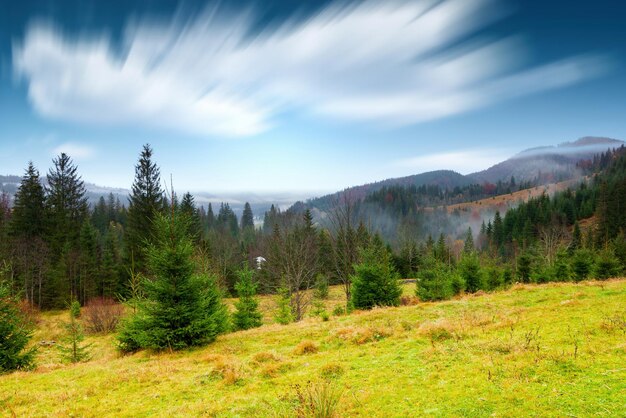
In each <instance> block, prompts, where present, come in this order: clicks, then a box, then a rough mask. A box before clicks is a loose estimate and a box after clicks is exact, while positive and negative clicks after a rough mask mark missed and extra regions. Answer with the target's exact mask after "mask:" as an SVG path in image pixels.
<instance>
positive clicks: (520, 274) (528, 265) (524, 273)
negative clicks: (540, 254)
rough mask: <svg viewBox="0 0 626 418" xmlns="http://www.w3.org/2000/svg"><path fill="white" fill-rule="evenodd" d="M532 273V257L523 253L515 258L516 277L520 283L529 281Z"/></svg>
mask: <svg viewBox="0 0 626 418" xmlns="http://www.w3.org/2000/svg"><path fill="white" fill-rule="evenodd" d="M531 274H532V257H531V255H530V254H527V253H524V254H522V255H520V256H519V257H518V258H517V279H518V280H519V281H520V282H522V283H529V282H530V276H531Z"/></svg>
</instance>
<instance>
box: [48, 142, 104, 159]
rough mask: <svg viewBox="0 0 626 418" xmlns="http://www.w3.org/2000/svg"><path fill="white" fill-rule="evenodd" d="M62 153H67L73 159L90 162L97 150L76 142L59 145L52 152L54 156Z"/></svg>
mask: <svg viewBox="0 0 626 418" xmlns="http://www.w3.org/2000/svg"><path fill="white" fill-rule="evenodd" d="M61 153H65V154H67V155H69V156H70V157H71V158H73V159H78V160H88V159H90V158H91V157H93V156H94V155H95V153H96V150H95V148H93V147H92V146H90V145H85V144H79V143H76V142H66V143H64V144H61V145H58V146H57V147H55V148H54V149H53V150H52V155H53V156H57V155H59V154H61Z"/></svg>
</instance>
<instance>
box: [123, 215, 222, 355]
mask: <svg viewBox="0 0 626 418" xmlns="http://www.w3.org/2000/svg"><path fill="white" fill-rule="evenodd" d="M188 227H189V220H188V219H187V218H186V217H184V215H182V214H180V213H176V212H175V211H172V214H171V215H168V216H165V215H163V214H157V215H156V217H155V229H154V231H155V237H154V240H153V242H152V243H150V244H149V246H148V249H147V261H148V266H149V268H150V272H151V273H152V275H153V279H152V280H146V281H144V283H143V286H144V292H145V299H143V300H142V301H140V303H139V304H138V306H137V308H138V312H137V313H136V314H135V315H134V316H132V317H131V318H130V319H129V320H127V321H126V322H125V323H124V324H123V325H122V330H121V332H120V333H119V336H118V342H119V348H120V349H121V350H122V351H124V352H132V351H136V350H139V349H153V350H164V349H170V350H179V349H183V348H187V347H192V346H198V345H203V344H207V343H210V342H211V341H213V340H214V339H215V338H216V336H217V335H218V334H220V333H222V332H224V331H225V330H226V326H227V319H228V317H227V315H228V314H227V311H226V308H225V306H224V304H223V303H222V301H221V296H220V294H219V291H218V289H217V286H216V284H215V282H214V280H212V279H211V278H208V277H203V276H195V275H194V268H195V266H194V264H193V261H192V254H193V245H192V241H191V238H190V237H189V236H188V233H187V231H188Z"/></svg>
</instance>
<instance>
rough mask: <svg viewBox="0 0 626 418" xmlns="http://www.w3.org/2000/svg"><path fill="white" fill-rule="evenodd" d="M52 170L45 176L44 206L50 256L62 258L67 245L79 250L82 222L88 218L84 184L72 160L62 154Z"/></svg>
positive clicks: (55, 160) (54, 161)
mask: <svg viewBox="0 0 626 418" xmlns="http://www.w3.org/2000/svg"><path fill="white" fill-rule="evenodd" d="M52 162H53V164H54V167H53V168H51V169H50V171H49V173H48V187H47V190H46V191H47V198H46V204H47V208H48V213H49V225H50V229H49V239H50V242H51V247H52V252H53V256H56V257H57V259H58V257H60V256H61V253H62V252H63V251H64V250H65V247H66V244H67V245H69V248H70V249H74V248H76V247H77V246H78V241H79V236H80V230H81V226H82V224H83V220H84V219H85V217H86V216H87V209H88V207H87V197H86V196H85V193H86V190H85V184H84V182H83V181H82V180H81V178H80V177H79V176H78V173H77V167H76V166H75V165H74V163H73V162H72V160H71V158H70V157H69V156H68V155H67V154H65V153H61V155H60V156H58V157H57V158H55V159H54V160H52Z"/></svg>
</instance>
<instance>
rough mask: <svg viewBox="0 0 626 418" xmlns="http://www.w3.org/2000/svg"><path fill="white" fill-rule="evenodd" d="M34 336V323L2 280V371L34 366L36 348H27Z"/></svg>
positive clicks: (0, 309)
mask: <svg viewBox="0 0 626 418" xmlns="http://www.w3.org/2000/svg"><path fill="white" fill-rule="evenodd" d="M32 336H33V332H32V324H31V323H30V322H29V321H28V320H27V319H26V318H25V317H24V315H23V314H22V311H21V310H20V308H19V307H18V300H17V298H16V297H13V296H11V293H10V289H9V286H8V285H7V284H5V283H2V282H0V373H5V372H10V371H13V370H27V369H30V368H32V367H33V365H34V360H35V358H34V357H35V349H33V348H31V349H27V348H26V346H27V345H28V342H29V341H30V339H31V338H32Z"/></svg>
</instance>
